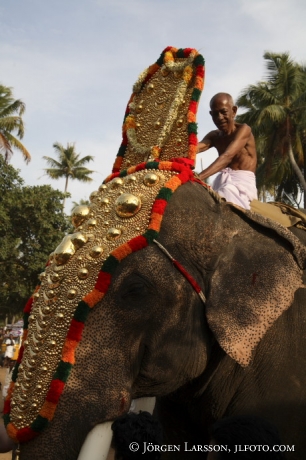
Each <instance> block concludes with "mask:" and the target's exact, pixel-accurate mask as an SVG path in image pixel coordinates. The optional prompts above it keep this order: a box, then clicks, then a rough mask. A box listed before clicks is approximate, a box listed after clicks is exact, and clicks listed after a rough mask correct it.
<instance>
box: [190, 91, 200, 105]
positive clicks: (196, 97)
mask: <svg viewBox="0 0 306 460" xmlns="http://www.w3.org/2000/svg"><path fill="white" fill-rule="evenodd" d="M201 93H202V91H200V90H199V89H198V88H193V91H192V94H191V100H192V101H196V102H198V101H199V100H200V97H201Z"/></svg>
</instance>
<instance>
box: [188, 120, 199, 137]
mask: <svg viewBox="0 0 306 460" xmlns="http://www.w3.org/2000/svg"><path fill="white" fill-rule="evenodd" d="M197 132H198V124H197V123H194V122H192V123H188V133H189V134H191V133H194V134H197Z"/></svg>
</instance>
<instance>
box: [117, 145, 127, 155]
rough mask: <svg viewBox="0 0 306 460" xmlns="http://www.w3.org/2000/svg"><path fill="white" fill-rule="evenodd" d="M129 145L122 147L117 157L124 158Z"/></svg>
mask: <svg viewBox="0 0 306 460" xmlns="http://www.w3.org/2000/svg"><path fill="white" fill-rule="evenodd" d="M126 148H127V145H120V147H119V150H118V153H117V157H124V154H125V151H126Z"/></svg>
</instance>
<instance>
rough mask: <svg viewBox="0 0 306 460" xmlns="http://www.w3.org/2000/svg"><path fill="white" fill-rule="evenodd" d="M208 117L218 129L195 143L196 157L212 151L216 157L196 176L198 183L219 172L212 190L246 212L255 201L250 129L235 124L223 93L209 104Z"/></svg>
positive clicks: (254, 160)
mask: <svg viewBox="0 0 306 460" xmlns="http://www.w3.org/2000/svg"><path fill="white" fill-rule="evenodd" d="M210 109H211V110H210V112H209V113H210V115H211V116H212V119H213V122H214V123H215V125H216V126H217V128H218V129H215V130H213V131H210V132H209V133H208V134H206V136H205V137H204V139H203V140H202V141H201V142H199V143H198V153H200V152H205V151H206V150H208V149H210V148H211V147H215V148H216V149H217V151H218V154H219V157H218V158H217V159H216V160H215V161H214V162H213V163H212V164H211V165H210V166H208V167H207V168H206V169H204V170H203V171H202V172H201V173H200V178H201V180H205V179H207V178H208V177H209V176H211V175H213V174H216V173H218V172H220V174H219V175H218V176H217V177H216V179H215V181H214V182H213V185H212V188H213V190H215V191H216V192H218V193H219V194H220V195H221V196H223V197H224V198H225V199H226V200H227V201H231V202H232V203H235V204H238V205H239V206H242V207H243V208H246V209H250V202H251V201H252V200H253V199H257V189H256V180H255V170H256V164H257V154H256V148H255V140H254V136H253V134H252V131H251V128H250V127H249V126H248V125H246V124H241V123H236V121H235V116H236V113H237V106H236V105H234V102H233V98H232V96H231V95H230V94H227V93H218V94H216V95H215V96H213V98H212V99H211V101H210Z"/></svg>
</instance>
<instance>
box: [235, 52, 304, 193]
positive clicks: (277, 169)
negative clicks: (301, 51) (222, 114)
mask: <svg viewBox="0 0 306 460" xmlns="http://www.w3.org/2000/svg"><path fill="white" fill-rule="evenodd" d="M264 59H265V60H266V66H267V71H268V72H267V76H266V81H262V82H259V83H257V84H256V85H250V86H248V87H247V88H246V89H244V91H243V92H242V93H241V94H240V97H239V98H238V100H237V105H238V106H239V107H242V108H244V109H245V110H246V111H245V113H244V114H242V115H240V116H238V117H237V121H238V122H240V123H247V124H248V125H249V126H251V128H252V131H253V134H254V137H255V140H256V148H257V153H258V159H259V161H258V170H257V173H256V176H257V186H258V188H259V190H262V189H265V190H268V191H269V192H270V193H272V194H274V195H275V196H276V198H277V199H279V200H284V201H287V199H286V197H288V196H290V195H291V198H292V200H293V201H296V198H297V195H298V193H299V191H300V190H302V189H303V188H304V186H305V183H304V180H303V179H304V178H303V174H302V172H301V169H304V156H305V154H306V142H305V141H306V136H305V128H306V69H305V67H303V66H301V65H300V64H297V63H296V62H294V61H292V60H291V59H290V57H289V54H288V53H283V54H275V53H270V52H266V53H265V54H264ZM290 151H292V152H293V155H292V157H290ZM289 201H290V200H289Z"/></svg>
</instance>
